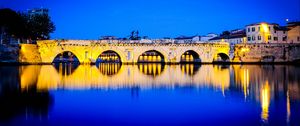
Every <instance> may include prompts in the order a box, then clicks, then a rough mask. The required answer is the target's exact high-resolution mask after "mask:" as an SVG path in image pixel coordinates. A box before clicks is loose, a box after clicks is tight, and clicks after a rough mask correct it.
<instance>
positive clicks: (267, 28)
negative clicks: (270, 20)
mask: <svg viewBox="0 0 300 126" xmlns="http://www.w3.org/2000/svg"><path fill="white" fill-rule="evenodd" d="M261 31H262V32H265V33H269V32H270V30H269V26H268V24H266V23H262V24H261Z"/></svg>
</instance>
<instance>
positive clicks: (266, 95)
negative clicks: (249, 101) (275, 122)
mask: <svg viewBox="0 0 300 126" xmlns="http://www.w3.org/2000/svg"><path fill="white" fill-rule="evenodd" d="M269 105H270V86H269V82H268V81H266V82H265V84H264V85H263V88H262V90H261V107H262V112H261V118H262V119H263V121H265V122H267V121H268V118H269Z"/></svg>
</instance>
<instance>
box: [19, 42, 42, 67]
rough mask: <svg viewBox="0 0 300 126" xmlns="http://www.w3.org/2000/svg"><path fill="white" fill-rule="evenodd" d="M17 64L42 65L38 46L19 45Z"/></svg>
mask: <svg viewBox="0 0 300 126" xmlns="http://www.w3.org/2000/svg"><path fill="white" fill-rule="evenodd" d="M19 62H20V63H29V64H39V63H42V59H41V55H40V52H39V48H38V45H36V44H21V45H20V50H19Z"/></svg>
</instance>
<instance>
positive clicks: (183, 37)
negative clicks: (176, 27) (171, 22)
mask: <svg viewBox="0 0 300 126" xmlns="http://www.w3.org/2000/svg"><path fill="white" fill-rule="evenodd" d="M194 37H196V35H195V36H183V35H182V36H179V37H176V38H174V39H177V40H183V39H193V38H194Z"/></svg>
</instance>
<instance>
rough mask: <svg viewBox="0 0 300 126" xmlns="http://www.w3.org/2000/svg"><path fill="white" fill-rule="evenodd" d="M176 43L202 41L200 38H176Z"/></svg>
mask: <svg viewBox="0 0 300 126" xmlns="http://www.w3.org/2000/svg"><path fill="white" fill-rule="evenodd" d="M174 40H175V43H195V42H198V41H200V36H198V35H196V36H179V37H176V38H174Z"/></svg>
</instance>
